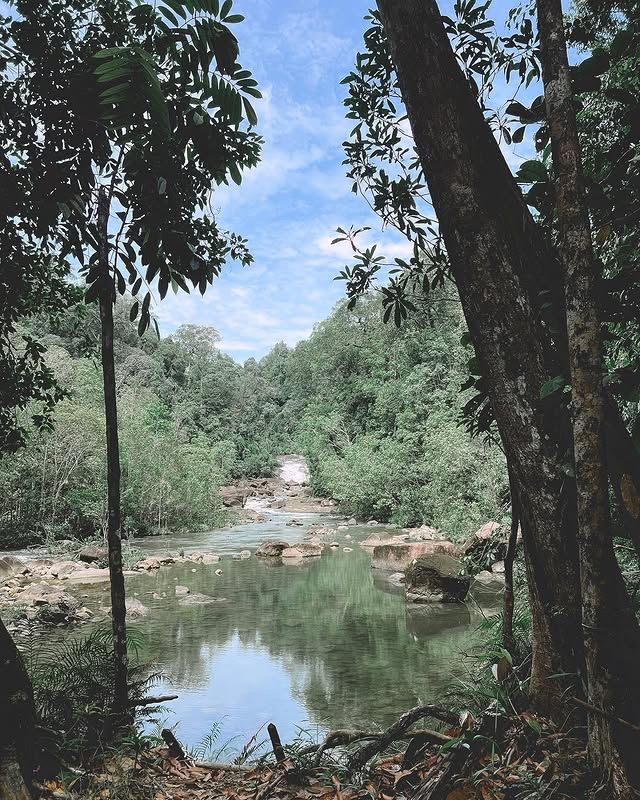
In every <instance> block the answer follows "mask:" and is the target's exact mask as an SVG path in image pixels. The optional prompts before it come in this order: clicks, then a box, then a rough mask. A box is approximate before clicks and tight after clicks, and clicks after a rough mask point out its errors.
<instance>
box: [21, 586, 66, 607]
mask: <svg viewBox="0 0 640 800" xmlns="http://www.w3.org/2000/svg"><path fill="white" fill-rule="evenodd" d="M17 602H18V603H19V604H20V605H27V606H46V605H55V606H59V607H60V608H61V609H62V610H65V611H66V613H68V612H69V611H73V610H74V609H76V608H78V607H79V605H80V603H79V602H78V600H76V598H75V597H73V595H70V594H69V593H68V592H65V591H64V590H63V589H61V588H60V587H59V586H53V585H52V584H50V583H32V584H30V585H29V586H26V587H25V588H24V590H23V591H22V592H20V594H19V595H18V598H17Z"/></svg>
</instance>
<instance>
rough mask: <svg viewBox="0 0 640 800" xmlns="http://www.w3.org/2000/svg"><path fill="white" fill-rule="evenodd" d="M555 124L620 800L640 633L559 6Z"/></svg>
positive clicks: (549, 7) (574, 371)
mask: <svg viewBox="0 0 640 800" xmlns="http://www.w3.org/2000/svg"><path fill="white" fill-rule="evenodd" d="M537 9H538V29H539V35H540V54H541V61H542V68H543V82H544V90H545V103H546V108H547V121H548V124H549V132H550V136H551V145H552V153H553V165H554V171H555V179H556V209H557V218H558V227H559V249H560V254H561V258H562V263H563V267H564V274H565V291H566V313H567V339H568V346H569V360H570V366H571V397H572V405H573V439H574V458H575V471H576V481H577V507H578V544H579V554H580V578H581V588H582V628H583V635H584V643H585V647H584V652H585V663H586V677H587V687H588V700H589V702H590V703H591V705H593V706H595V707H596V708H598V709H601V710H602V711H603V712H604V713H602V714H599V713H595V714H593V713H592V714H591V715H590V718H589V751H590V755H591V759H592V761H593V763H594V764H595V765H596V766H598V767H599V768H601V769H603V770H604V771H606V772H607V773H609V774H610V775H611V778H612V789H613V792H614V795H615V796H616V797H618V798H621V799H622V798H624V799H625V800H627V798H628V799H629V800H631V798H634V797H637V796H638V792H639V791H640V759H639V758H638V752H639V748H640V739H639V738H638V735H637V733H634V732H632V731H631V730H630V729H629V728H627V727H625V726H623V725H621V724H619V723H618V722H616V721H615V720H614V719H613V717H619V718H622V719H627V720H628V721H630V722H633V723H637V721H638V720H639V719H640V669H639V667H638V665H639V664H640V628H639V627H638V622H637V620H636V617H635V614H634V612H633V609H632V606H631V602H630V599H629V596H628V594H627V591H626V588H625V585H624V581H623V578H622V575H621V572H620V568H619V566H618V563H617V561H616V557H615V553H614V550H613V540H612V535H611V520H610V515H609V495H608V480H607V469H606V462H605V398H604V391H603V385H602V344H601V334H600V321H599V319H598V313H597V296H596V285H597V274H596V264H595V259H594V255H593V250H592V243H591V229H590V221H589V214H588V211H587V204H586V196H585V189H584V181H583V176H582V162H581V152H580V144H579V141H578V130H577V122H576V113H575V106H574V101H573V91H572V87H571V76H570V72H569V64H568V58H567V48H566V42H565V35H564V17H563V13H562V7H561V3H560V0H538V3H537Z"/></svg>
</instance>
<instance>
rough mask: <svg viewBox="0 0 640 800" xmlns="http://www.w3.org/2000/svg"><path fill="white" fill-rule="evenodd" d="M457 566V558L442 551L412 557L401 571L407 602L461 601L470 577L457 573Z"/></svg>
mask: <svg viewBox="0 0 640 800" xmlns="http://www.w3.org/2000/svg"><path fill="white" fill-rule="evenodd" d="M460 568H461V564H460V562H459V561H458V559H457V558H453V557H452V556H450V555H447V554H445V553H434V554H431V555H422V556H419V557H418V558H416V559H414V560H413V561H411V563H410V564H409V566H408V567H407V569H406V571H405V587H406V590H407V593H406V597H407V602H409V603H461V602H463V601H464V599H465V597H466V596H467V592H468V591H469V584H470V583H471V579H470V578H469V576H468V575H460V574H459V573H460Z"/></svg>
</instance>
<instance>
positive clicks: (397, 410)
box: [0, 292, 508, 547]
mask: <svg viewBox="0 0 640 800" xmlns="http://www.w3.org/2000/svg"><path fill="white" fill-rule="evenodd" d="M130 305H131V301H130V300H129V301H128V300H127V299H126V298H124V299H123V300H122V301H121V302H120V303H119V304H118V306H117V307H116V312H115V320H114V325H115V327H114V342H115V345H114V352H115V363H116V382H117V392H118V402H119V410H120V446H121V451H122V510H123V528H124V530H125V531H126V532H127V533H128V534H129V535H148V534H157V533H162V532H166V531H167V530H174V531H175V530H181V529H190V528H191V529H193V528H197V527H201V526H207V525H208V526H212V525H214V524H215V523H216V522H217V523H221V522H222V521H223V519H224V514H223V510H222V503H221V500H220V498H219V495H218V489H219V487H220V486H222V485H224V484H228V483H230V482H233V481H235V480H239V479H242V478H251V477H255V476H261V475H270V474H271V473H272V471H273V468H274V464H275V457H276V456H277V455H278V454H281V453H288V452H301V453H303V454H304V455H305V456H307V458H308V461H309V464H310V467H311V478H312V487H313V489H314V490H315V491H316V493H318V494H319V495H321V496H328V497H333V498H335V499H336V500H338V501H339V503H340V507H341V509H342V510H343V511H344V512H345V513H347V514H355V515H357V516H358V517H360V518H362V519H365V520H366V519H378V520H381V521H392V522H397V523H399V524H402V525H421V524H429V525H433V526H435V527H437V528H441V529H442V530H443V531H445V532H446V533H447V534H448V535H452V536H454V537H458V538H461V537H464V536H468V535H469V534H470V533H471V532H473V531H474V530H475V529H477V528H478V527H479V526H480V525H481V524H482V522H484V521H486V520H487V519H493V518H500V517H501V515H503V514H504V513H505V510H506V507H507V505H508V486H507V481H506V469H505V466H504V459H503V457H502V454H501V451H500V448H499V446H498V445H497V444H496V443H495V442H494V443H493V444H491V443H490V442H489V441H487V440H485V438H479V439H477V440H473V439H472V438H471V437H470V436H469V434H468V432H467V430H466V429H465V427H464V419H463V413H462V412H463V405H464V402H465V393H464V392H461V385H462V383H463V381H464V380H465V377H466V375H467V363H468V361H469V359H470V355H471V352H470V347H469V346H468V345H465V344H463V342H464V341H466V336H465V326H464V322H463V318H462V314H461V310H460V307H459V304H458V303H457V301H456V300H455V297H454V296H452V295H451V294H450V295H449V296H446V295H445V293H444V292H441V293H440V295H439V296H435V297H434V298H433V299H430V300H429V301H428V303H427V304H426V308H425V310H424V312H423V314H420V315H418V314H417V315H416V316H415V317H414V318H412V320H411V322H410V323H409V324H407V325H406V326H404V327H403V328H400V329H398V328H395V327H394V326H390V325H386V324H384V322H383V321H382V312H381V310H380V307H379V302H378V301H377V299H376V298H374V297H372V298H369V299H368V300H367V301H366V302H362V303H361V304H360V305H359V306H358V308H357V310H355V311H349V310H348V309H347V307H346V303H341V304H339V305H338V307H336V309H335V310H334V312H333V313H332V315H331V316H330V317H329V318H328V319H327V320H325V321H324V322H321V323H319V324H318V326H317V327H316V330H315V331H314V332H313V334H312V336H311V337H310V338H309V339H308V340H307V341H303V342H301V343H299V344H298V345H296V347H294V348H288V347H287V346H286V345H284V344H278V345H276V346H275V347H274V348H273V350H272V351H271V352H270V353H269V354H268V355H266V356H265V357H264V358H263V359H261V360H260V361H256V360H255V359H250V360H248V361H246V362H245V363H244V365H242V366H240V365H239V364H237V363H235V362H234V361H233V360H232V359H231V358H229V357H228V356H225V355H224V353H222V352H221V351H220V350H219V349H218V348H217V346H216V345H217V341H218V336H217V334H216V331H215V330H214V329H213V328H205V327H202V326H193V325H186V326H183V327H181V328H179V329H178V330H177V331H176V332H175V333H174V334H172V335H170V336H168V337H166V338H161V339H159V338H158V337H157V335H156V333H155V332H152V331H148V332H147V333H145V335H144V336H143V337H139V336H138V333H137V331H136V329H135V326H134V325H133V324H132V323H131V322H130V321H129V310H130ZM423 315H424V318H423ZM25 332H26V330H25ZM28 335H29V336H31V337H34V339H36V340H37V341H38V342H39V343H40V344H42V345H43V347H45V348H46V364H47V366H48V367H49V368H50V369H51V370H52V372H53V374H54V376H55V379H56V381H57V383H58V385H59V386H60V388H61V389H62V390H63V392H64V393H65V397H64V399H63V400H61V401H60V402H59V403H58V405H57V407H56V409H55V412H54V416H53V420H52V429H51V430H50V431H48V432H45V433H40V434H36V433H35V432H32V433H31V435H29V437H28V439H27V445H26V446H25V447H24V448H23V449H21V450H20V451H19V452H18V453H16V454H15V455H12V456H7V457H6V458H4V459H3V460H2V461H1V462H0V476H1V481H0V483H1V488H0V498H1V501H2V509H3V511H2V540H3V541H4V542H5V543H6V544H7V545H13V546H14V547H15V546H16V545H17V544H34V543H37V542H41V541H45V540H49V541H55V540H56V539H68V538H79V539H82V538H88V537H95V536H100V532H101V531H102V530H103V529H104V525H105V515H106V483H105V463H104V430H103V424H102V413H103V410H102V400H101V397H100V373H99V363H98V361H97V343H98V340H99V327H98V320H97V319H96V315H95V314H94V313H93V312H92V310H91V308H89V309H87V308H86V307H85V306H83V305H79V306H73V307H72V308H71V309H70V310H69V311H66V312H64V313H63V314H61V315H59V316H58V317H57V318H56V319H55V320H54V321H49V320H46V319H36V320H34V321H33V322H32V323H31V324H30V326H29V328H28ZM469 394H470V392H469V391H467V392H466V395H469ZM23 413H24V415H25V417H26V418H27V419H28V418H29V415H30V413H32V411H31V410H30V409H29V408H27V409H26V410H25V411H24V412H23Z"/></svg>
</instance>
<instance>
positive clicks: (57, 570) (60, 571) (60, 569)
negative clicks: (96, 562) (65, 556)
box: [49, 561, 90, 581]
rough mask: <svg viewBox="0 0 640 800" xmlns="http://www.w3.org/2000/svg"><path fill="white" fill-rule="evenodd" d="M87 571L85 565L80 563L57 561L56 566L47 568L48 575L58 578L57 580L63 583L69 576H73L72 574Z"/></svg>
mask: <svg viewBox="0 0 640 800" xmlns="http://www.w3.org/2000/svg"><path fill="white" fill-rule="evenodd" d="M87 569H90V567H87V565H86V564H85V563H83V562H81V561H59V562H58V563H57V564H54V565H53V566H51V567H49V574H50V575H52V576H53V577H54V578H58V580H61V581H64V580H66V579H67V578H68V577H69V576H70V575H73V573H74V572H78V571H79V570H82V571H85V570H87Z"/></svg>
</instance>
